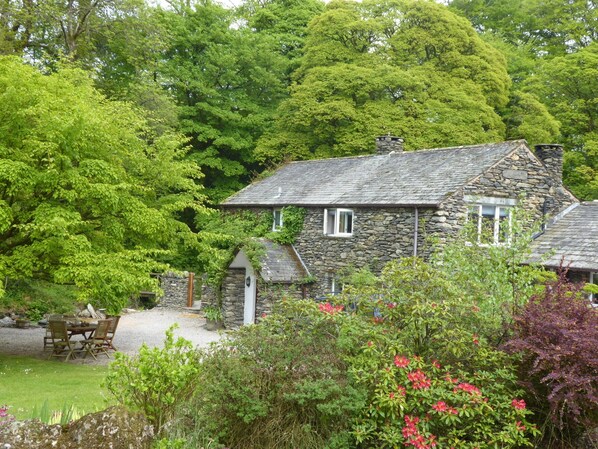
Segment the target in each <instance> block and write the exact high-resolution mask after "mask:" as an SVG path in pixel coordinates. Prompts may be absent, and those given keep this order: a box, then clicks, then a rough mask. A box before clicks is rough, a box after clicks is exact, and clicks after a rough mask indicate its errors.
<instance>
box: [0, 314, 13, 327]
mask: <svg viewBox="0 0 598 449" xmlns="http://www.w3.org/2000/svg"><path fill="white" fill-rule="evenodd" d="M13 324H14V321H13V320H12V318H10V317H8V316H5V317H4V318H2V319H0V327H11V326H12V325H13Z"/></svg>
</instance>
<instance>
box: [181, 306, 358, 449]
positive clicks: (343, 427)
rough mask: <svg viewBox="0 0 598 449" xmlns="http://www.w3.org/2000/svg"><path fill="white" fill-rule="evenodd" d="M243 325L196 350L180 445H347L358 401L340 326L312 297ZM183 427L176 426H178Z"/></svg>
mask: <svg viewBox="0 0 598 449" xmlns="http://www.w3.org/2000/svg"><path fill="white" fill-rule="evenodd" d="M286 305H287V306H288V307H289V308H290V309H291V310H292V311H289V313H288V314H282V315H272V316H269V317H268V318H266V319H264V320H263V321H262V323H261V324H259V325H257V326H246V327H243V328H241V329H240V330H239V331H238V332H236V333H235V335H234V336H233V338H232V339H231V340H230V341H229V340H225V341H224V342H221V343H219V344H218V345H217V346H215V347H213V348H212V349H210V350H209V351H207V352H206V354H204V355H203V357H202V359H203V369H202V373H201V378H200V381H199V383H198V387H197V391H196V394H195V397H194V398H193V400H192V401H191V402H190V403H189V404H188V405H187V406H186V407H185V410H186V415H185V416H186V419H185V420H184V421H183V422H182V423H181V424H184V425H185V426H186V432H189V431H190V434H189V433H186V434H185V438H186V439H187V444H188V446H187V447H197V446H196V443H197V441H196V439H199V438H202V437H203V438H206V436H211V437H213V438H216V439H217V440H219V441H220V442H223V443H225V444H226V445H228V446H230V447H236V448H240V449H243V448H255V447H260V448H273V447H294V448H298V449H299V448H314V449H315V448H320V447H324V446H326V447H339V448H340V447H347V445H346V441H347V438H348V417H349V416H351V415H352V413H353V411H354V410H355V409H356V408H358V407H360V406H361V402H360V395H359V392H358V391H356V390H355V389H354V388H353V387H352V386H351V385H350V382H349V378H348V373H347V369H346V365H345V363H344V362H343V360H342V352H341V351H339V348H338V343H337V338H338V335H339V328H338V327H337V325H336V324H335V323H334V322H331V321H329V320H327V319H325V317H324V316H322V314H320V313H319V312H318V310H317V305H316V304H315V303H313V302H302V303H300V304H292V303H286ZM181 431H182V432H185V429H184V428H183V429H179V432H181Z"/></svg>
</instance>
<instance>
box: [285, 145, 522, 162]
mask: <svg viewBox="0 0 598 449" xmlns="http://www.w3.org/2000/svg"><path fill="white" fill-rule="evenodd" d="M502 144H514V145H521V144H525V145H527V140H525V139H515V140H503V141H501V142H486V143H476V144H471V145H457V146H453V147H440V148H421V149H418V150H411V151H399V152H394V151H393V152H391V153H389V154H357V155H354V156H340V157H324V158H319V159H304V160H300V161H290V162H288V164H302V163H306V162H321V161H329V160H331V159H335V160H341V159H343V160H348V159H362V158H368V157H370V158H374V157H380V158H383V157H388V156H389V155H394V156H396V155H402V154H417V153H424V152H439V151H449V150H461V149H467V148H476V147H484V146H490V145H492V146H495V145H502ZM283 165H284V164H283Z"/></svg>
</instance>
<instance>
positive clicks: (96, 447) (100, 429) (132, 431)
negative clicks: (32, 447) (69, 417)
mask: <svg viewBox="0 0 598 449" xmlns="http://www.w3.org/2000/svg"><path fill="white" fill-rule="evenodd" d="M153 438H154V431H153V427H152V426H151V425H150V424H149V423H148V421H147V419H146V418H145V416H143V415H142V414H140V413H133V412H130V411H129V410H127V409H126V408H124V407H119V406H116V407H110V408H107V409H106V410H103V411H101V412H97V413H91V414H89V415H85V416H83V417H82V418H81V419H79V420H78V421H75V422H74V423H72V424H71V425H70V426H69V429H68V432H66V433H64V434H63V435H62V438H61V439H60V445H59V446H58V447H61V448H64V449H79V448H85V449H105V448H112V449H149V448H150V446H151V443H152V441H153Z"/></svg>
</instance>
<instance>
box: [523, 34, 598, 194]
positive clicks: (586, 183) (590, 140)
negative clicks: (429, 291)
mask: <svg viewBox="0 0 598 449" xmlns="http://www.w3.org/2000/svg"><path fill="white" fill-rule="evenodd" d="M527 89H529V90H530V91H532V92H536V93H537V94H538V96H539V97H540V98H541V99H542V101H543V102H544V103H545V104H547V105H548V108H549V110H550V112H551V113H552V114H553V115H554V116H555V117H556V119H558V120H559V121H560V122H561V132H562V135H563V143H564V144H565V147H566V148H567V150H568V151H567V152H566V153H565V162H564V178H565V183H566V184H567V185H568V186H569V187H570V188H571V190H572V191H573V193H575V194H576V195H577V196H578V197H579V198H582V199H588V200H590V199H596V198H598V97H597V95H596V92H598V43H596V42H594V43H592V44H591V45H589V46H587V47H586V48H583V49H581V50H580V51H578V52H576V53H571V54H568V55H565V56H560V57H556V58H553V59H551V60H549V61H545V63H544V64H542V66H541V68H540V70H538V73H537V75H536V76H534V77H533V78H531V79H530V80H529V81H528V83H527Z"/></svg>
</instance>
